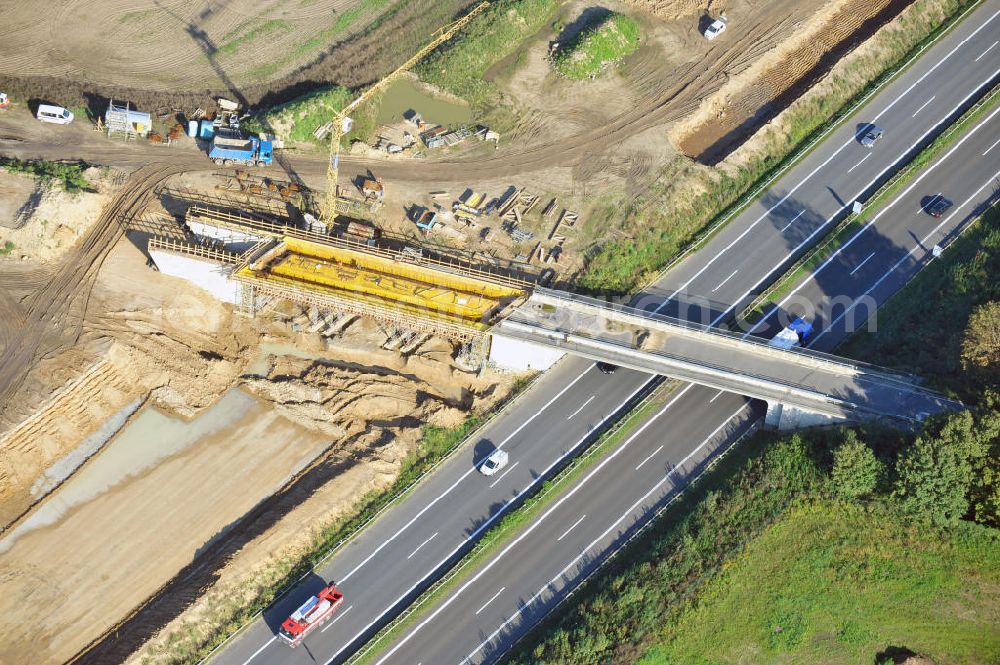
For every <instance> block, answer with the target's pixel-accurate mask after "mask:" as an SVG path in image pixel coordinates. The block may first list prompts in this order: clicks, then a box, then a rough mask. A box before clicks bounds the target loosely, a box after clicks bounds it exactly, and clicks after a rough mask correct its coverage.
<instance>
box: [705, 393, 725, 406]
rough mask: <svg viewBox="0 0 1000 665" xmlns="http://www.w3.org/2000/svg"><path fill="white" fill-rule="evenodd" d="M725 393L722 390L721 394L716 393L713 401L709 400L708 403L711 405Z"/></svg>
mask: <svg viewBox="0 0 1000 665" xmlns="http://www.w3.org/2000/svg"><path fill="white" fill-rule="evenodd" d="M724 392H725V391H724V390H720V391H719V392H717V393H715V397H713V398H712V399H710V400H708V403H709V404H711V403H712V402H714V401H715V400H717V399H719V395H721V394H722V393H724Z"/></svg>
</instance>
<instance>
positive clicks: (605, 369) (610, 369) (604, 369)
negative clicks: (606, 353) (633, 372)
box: [595, 362, 618, 374]
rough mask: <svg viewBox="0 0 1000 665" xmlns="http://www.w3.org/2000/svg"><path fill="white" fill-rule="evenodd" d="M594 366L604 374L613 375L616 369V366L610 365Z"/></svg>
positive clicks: (600, 364)
mask: <svg viewBox="0 0 1000 665" xmlns="http://www.w3.org/2000/svg"><path fill="white" fill-rule="evenodd" d="M595 364H596V365H597V369H598V370H599V371H600V372H602V373H604V374H614V373H615V370H616V369H618V365H612V364H611V363H603V362H599V363H595Z"/></svg>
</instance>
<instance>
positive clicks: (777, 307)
mask: <svg viewBox="0 0 1000 665" xmlns="http://www.w3.org/2000/svg"><path fill="white" fill-rule="evenodd" d="M997 112H1000V107H997V108H996V109H994V110H993V112H992V113H990V114H989V115H988V116H987V117H986V118H985V119H984V120H983V121H982V122H980V123H979V124H978V125H976V126H975V127H973V128H972V129H970V130H969V131H968V132H966V133H965V135H963V136H962V138H960V139H959V140H958V141H957V142H956V143H955V145H954V146H953V147H952V148H951V149H950V150H949V151H948V152H946V153H945V154H944V155H943V156H942V157H940V158H939V159H938V160H937V161H935V162H933V163H932V164H931V165H930V166H928V167H926V168H925V169H924V170H923V171H921V172H920V175H918V176H917V177H916V178H915V179H914V180H913V182H912V183H911V184H910V185H909V186H908V187H907V188H906V189H904V190H903V191H902V192H901V193H900V194H899V195H898V196H897V197H896V198H895V199H893V200H892V201H891V202H890V203H888V204H887V205H886V206H885V207H884V208H882V209H881V210H879V211H878V212H877V213H875V214H874V215H873V216H872V218H871V220H869V222H868V223H867V224H865V225H864V226H863V227H861V229H860V230H859V231H858V232H857V233H855V234H854V235H853V236H851V237H850V239H848V240H847V242H845V243H844V244H843V245H841V246H840V247H839V248H837V250H836V251H835V252H833V254H831V255H830V257H829V258H827V259H826V261H824V262H823V263H821V264H820V265H819V267H818V268H816V269H815V270H814V271H812V273H810V274H809V276H808V277H806V278H805V279H803V280H802V281H801V282H799V285H798V286H797V287H795V289H793V290H792V292H791V293H789V294H788V295H787V296H785V298H784V299H783V300H782V301H781V302H779V303H778V304H777V305H775V306H774V307H772V308H771V310H770V311H769V312H768V313H767V314H765V315H764V316H763V317H762V318H761V319H760V321H758V322H757V323H755V324H754V325H753V326H752V327H751V328H750V330H748V331H747V332H745V333H744V334H743V339H746V338H747V337H749V336H750V335H752V334H753V332H754V331H755V330H757V328H759V327H760V326H761V325H762V324H763V323H764V322H765V321H767V320H768V319H769V318H771V316H773V315H774V313H775V312H777V311H779V310H780V309H781V308H782V307H784V306H785V304H786V303H787V302H788V301H789V300H790V299H791V298H793V297H795V295H796V294H797V293H798V292H799V291H800V290H802V288H803V287H804V286H805V285H806V284H807V283H808V282H809V281H810V280H812V279H814V278H815V277H816V275H818V274H819V273H820V271H822V270H823V269H824V268H826V267H827V266H828V265H830V263H832V262H833V261H834V260H835V259H836V258H837V257H838V256H840V254H841V252H843V251H844V250H845V249H847V248H848V247H850V246H851V245H852V244H854V241H855V240H857V239H858V238H859V237H861V234H863V233H864V232H865V231H867V230H868V229H869V228H871V227H872V226H873V225H874V224H875V223H876V222H878V220H879V219H880V218H881V217H882V215H884V214H885V213H887V212H888V211H889V210H891V209H892V207H893V206H894V205H896V204H897V203H898V202H899V201H900V200H901V199H902V198H903V197H905V196H906V195H907V194H909V193H910V192H911V191H913V189H914V188H915V187H916V186H917V185H919V184H920V182H921V181H922V180H923V179H924V178H926V177H927V176H928V175H930V173H931V172H932V171H934V169H936V168H937V167H938V166H940V165H941V164H943V163H944V162H945V161H947V159H948V158H949V157H951V155H952V154H954V153H955V151H956V150H958V149H959V148H961V147H962V144H964V143H965V142H966V141H968V140H969V139H970V138H972V137H973V136H974V135H975V134H976V132H977V131H979V129H981V128H982V127H983V125H985V124H986V123H988V122H989V121H990V120H992V119H993V116H995V115H996V114H997ZM848 309H850V308H848ZM841 317H843V315H841ZM713 325H714V324H713ZM819 337H820V336H819V335H817V336H816V338H814V339H813V343H815V341H816V339H819Z"/></svg>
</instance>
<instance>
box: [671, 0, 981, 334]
mask: <svg viewBox="0 0 1000 665" xmlns="http://www.w3.org/2000/svg"><path fill="white" fill-rule="evenodd" d="M997 13H998V14H1000V11H998V12H997ZM994 16H996V14H994ZM998 74H1000V69H998V70H996V71H995V72H994V73H993V76H991V77H990V79H992V78H993V77H994V76H997V75H998ZM990 79H987V80H990ZM980 87H981V86H977V87H976V90H978V89H979V88H980ZM975 94H976V92H975V90H974V91H973V92H970V93H969V94H968V95H966V96H965V99H963V100H962V101H960V102H959V103H958V104H957V105H956V106H955V107H954V108H952V109H951V111H949V112H948V113H946V114H945V115H944V118H947V117H948V116H949V115H951V114H952V113H954V112H955V111H957V110H958V109H959V108H960V107H961V106H962V105H963V104H965V103H966V102H968V101H969V99H971V98H972V96H973V95H975ZM995 113H996V111H994V112H993V113H991V114H990V116H989V118H987V119H986V120H983V121H982V122H981V123H980V124H979V125H977V126H976V127H975V128H973V129H972V130H970V131H973V132H974V131H976V129H978V128H979V127H980V126H981V125H983V124H985V123H986V122H987V121H989V119H990V118H992V117H993V115H994V114H995ZM939 124H941V121H938V122H937V123H936V124H935V126H936V125H939ZM933 131H934V127H931V128H930V129H928V130H927V131H926V132H924V134H923V136H921V137H920V138H919V139H917V141H916V143H914V144H913V145H911V146H910V147H909V148H908V149H907V150H905V151H904V152H903V153H902V154H901V155H900V157H902V156H903V155H905V154H907V153H908V152H910V151H911V150H913V149H914V148H915V147H917V145H918V144H919V143H920V142H921V141H923V140H924V139H925V138H926V137H927V136H929V135H930V133H931V132H933ZM963 140H964V139H963ZM960 142H961V141H960ZM942 159H943V158H942ZM891 168H892V165H891V164H890V165H889V166H886V167H885V168H884V169H882V172H881V173H879V174H878V175H877V176H875V177H874V178H873V179H872V180H871V181H870V182H869V183H868V185H864V186H863V187H862V188H861V189H860V190H858V192H857V193H856V194H855V195H854V196H851V197H848V198H847V200H848V201H856V200H857V199H858V197H859V196H861V195H862V194H863V193H864V191H865V190H866V189H867V188H868V186H869V185H870V184H871V183H872V182H875V181H877V180H878V179H879V178H881V177H882V176H883V175H885V174H886V173H887V172H888V171H889V169H891ZM849 205H851V204H845V205H844V206H843V207H842V208H841V209H840V210H837V211H835V212H834V213H833V214H832V215H830V216H829V217H827V219H826V221H825V222H823V223H822V224H820V225H819V226H817V227H816V229H815V230H814V231H813V232H812V233H810V234H809V235H808V236H807V237H806V239H805V240H803V241H802V242H800V243H799V244H798V245H797V246H796V247H795V249H793V250H791V251H790V252H788V253H787V254H785V256H784V258H782V259H781V260H779V261H778V262H777V263H776V264H775V265H774V268H772V272H773V271H774V270H777V269H778V268H779V267H780V266H781V265H782V264H783V263H784V262H785V261H787V260H788V259H790V258H791V257H792V256H794V255H795V254H797V253H798V252H799V251H801V250H802V248H804V247H806V246H808V245H809V243H810V242H812V239H813V238H814V237H815V236H816V235H817V234H818V233H820V232H821V231H823V230H825V229H826V227H827V226H828V225H829V224H830V223H831V222H832V221H833V220H834V219H836V218H837V216H838V215H840V213H842V212H843V211H845V210H847V209H848V207H849ZM867 228H868V227H867V226H865V227H864V228H863V229H861V231H859V232H858V235H860V234H861V233H863V232H864V231H865V230H866V229H867ZM768 274H770V273H768ZM765 279H766V277H765ZM763 281H764V280H761V282H763ZM759 285H760V282H758V283H757V284H755V285H754V286H752V287H750V288H749V289H747V290H746V291H745V292H744V293H743V295H741V296H740V297H739V298H736V299H735V300H733V304H732V305H730V306H729V307H727V308H726V309H725V311H723V312H722V313H721V314H719V315H718V316H717V317H715V319H713V320H712V322H711V323H709V324H708V327H710V328H713V327H715V326H717V325H719V322H720V321H722V320H723V319H725V318H726V317H727V316H729V313H730V312H731V311H733V309H735V308H736V307H737V305H739V303H741V302H745V301H746V298H747V297H749V296H750V294H752V293H753V291H754V289H756V288H757V287H758V286H759ZM676 293H677V292H676V291H675V292H674V294H676ZM671 297H673V296H671ZM786 300H787V298H786ZM775 311H777V306H775V307H774V308H773V309H772V310H771V311H770V312H769V313H768V316H770V315H771V314H773V313H774V312H775ZM766 320H767V317H764V318H763V319H761V320H760V321H758V322H757V324H756V325H755V326H754V327H753V328H751V329H750V330H749V331H748V332H746V333H745V334H744V335H743V338H744V339H746V338H747V337H749V336H750V334H751V333H752V332H753V331H754V330H755V329H756V328H757V327H758V326H759V325H760V324H762V323H763V322H764V321H766Z"/></svg>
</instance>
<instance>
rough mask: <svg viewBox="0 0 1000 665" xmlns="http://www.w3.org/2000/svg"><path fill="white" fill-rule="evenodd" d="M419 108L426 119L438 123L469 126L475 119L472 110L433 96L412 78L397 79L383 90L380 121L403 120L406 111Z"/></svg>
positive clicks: (419, 111) (384, 123) (393, 121)
mask: <svg viewBox="0 0 1000 665" xmlns="http://www.w3.org/2000/svg"><path fill="white" fill-rule="evenodd" d="M411 110H412V111H416V112H417V114H418V115H419V116H420V117H421V118H423V120H424V122H427V123H430V124H437V125H466V124H469V123H470V122H472V109H470V108H469V107H468V106H465V105H464V104H456V103H454V102H450V101H448V100H446V99H442V98H440V97H435V96H434V95H431V94H430V93H428V92H427V91H426V90H423V89H422V88H420V87H418V86H417V85H416V84H415V83H414V82H413V81H412V80H410V79H407V78H403V79H399V80H397V81H395V82H394V83H392V84H391V85H389V87H388V88H386V90H385V92H384V93H382V102H381V104H379V109H378V123H379V124H381V125H388V124H392V123H395V122H399V121H401V120H403V119H404V118H403V114H404V113H406V112H407V111H411Z"/></svg>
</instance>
